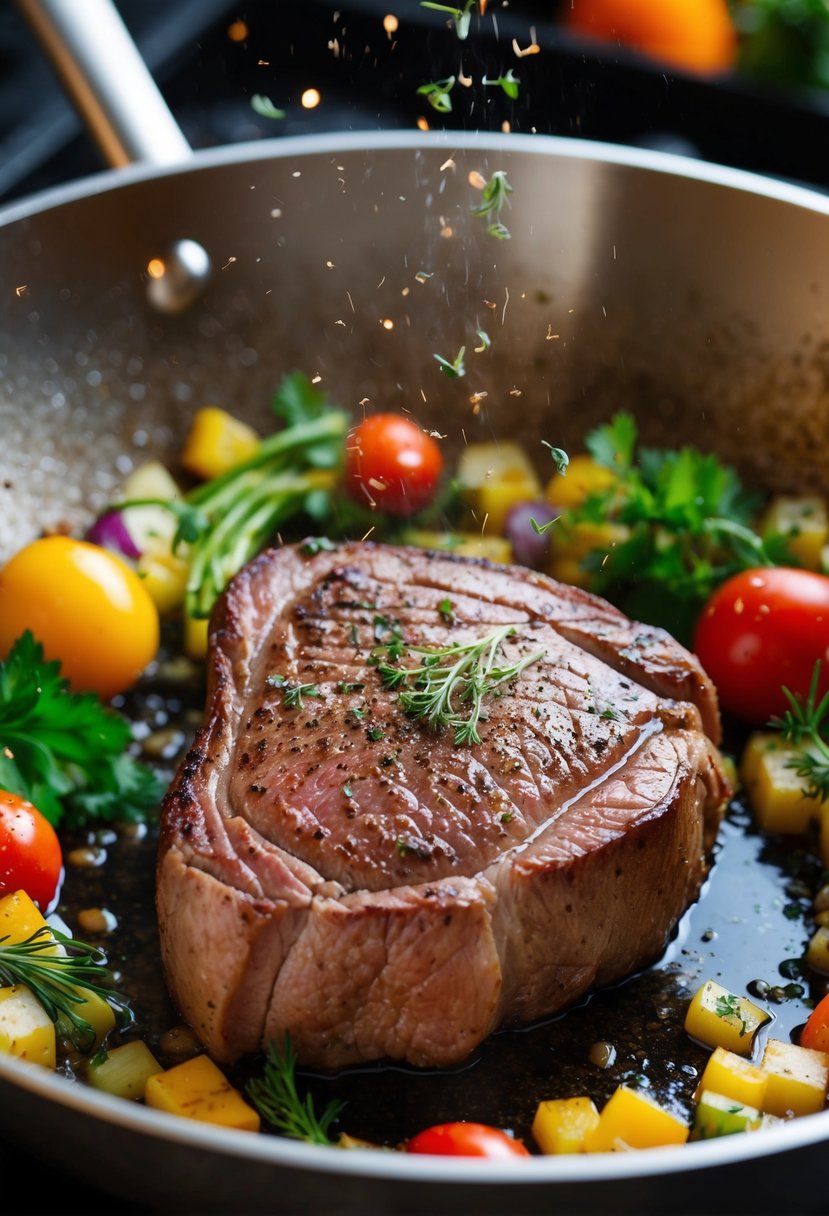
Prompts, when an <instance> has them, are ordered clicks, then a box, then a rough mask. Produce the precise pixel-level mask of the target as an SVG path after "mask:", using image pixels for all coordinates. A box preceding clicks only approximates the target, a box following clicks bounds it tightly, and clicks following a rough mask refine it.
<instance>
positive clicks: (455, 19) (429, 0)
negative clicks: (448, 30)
mask: <svg viewBox="0 0 829 1216" xmlns="http://www.w3.org/2000/svg"><path fill="white" fill-rule="evenodd" d="M474 4H475V0H466V3H465V5H464V6H463V8H457V7H456V6H455V5H454V4H438V3H437V2H436V0H420V7H421V8H430V9H432V10H433V11H434V12H436V13H448V14H449V16H450V17H451V18H452V24H453V25H454V27H455V33H456V34H457V35H458V38H459V39H460V41H461V42H463V41H464V39H465V38H467V37H468V35H469V24H470V22H471V20H472V8H473V6H474Z"/></svg>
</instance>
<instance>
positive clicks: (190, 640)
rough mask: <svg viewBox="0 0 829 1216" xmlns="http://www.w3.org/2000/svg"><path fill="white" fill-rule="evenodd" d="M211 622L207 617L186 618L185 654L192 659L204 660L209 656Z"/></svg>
mask: <svg viewBox="0 0 829 1216" xmlns="http://www.w3.org/2000/svg"><path fill="white" fill-rule="evenodd" d="M209 632H210V621H209V620H208V619H207V618H206V617H194V616H186V617H185V618H184V653H185V654H186V655H187V656H188V658H191V659H203V658H204V657H205V655H206V654H207V640H208V634H209Z"/></svg>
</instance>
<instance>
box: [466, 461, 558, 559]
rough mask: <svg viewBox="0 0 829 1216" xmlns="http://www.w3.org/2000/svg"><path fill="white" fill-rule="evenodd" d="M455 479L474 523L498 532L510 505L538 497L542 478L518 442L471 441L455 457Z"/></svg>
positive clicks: (492, 532) (502, 526)
mask: <svg viewBox="0 0 829 1216" xmlns="http://www.w3.org/2000/svg"><path fill="white" fill-rule="evenodd" d="M457 479H458V483H459V485H460V486H461V488H462V494H463V498H464V501H465V502H466V504H467V506H469V507H470V508H471V509H472V510H473V511H474V512H475V519H476V521H477V525H478V527H479V528H481V529H482V530H483V531H484V532H485V533H486V534H487V535H489V536H500V535H501V533H502V532H503V530H504V521H505V520H506V517H507V514H508V512H509V510H510V508H511V507H513V506H515V504H516V503H519V502H531V501H532V500H534V499H538V498H540V497H541V482H540V481H539V479H538V474H537V473H536V471H535V469H534V468H533V465H532V463H531V461H530V460H529V457H528V456H527V454H526V452H525V451H524V449H523V448H522V447H520V445H519V444H517V443H471V444H469V446H468V447H466V448H464V450H463V452H462V453H461V456H460V459H459V461H458V473H457Z"/></svg>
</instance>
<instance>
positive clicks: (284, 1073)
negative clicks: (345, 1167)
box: [245, 1034, 344, 1145]
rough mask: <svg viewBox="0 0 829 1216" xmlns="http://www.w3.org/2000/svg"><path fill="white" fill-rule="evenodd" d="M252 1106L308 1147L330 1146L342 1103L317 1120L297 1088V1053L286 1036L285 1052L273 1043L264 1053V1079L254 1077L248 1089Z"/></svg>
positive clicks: (308, 1097)
mask: <svg viewBox="0 0 829 1216" xmlns="http://www.w3.org/2000/svg"><path fill="white" fill-rule="evenodd" d="M245 1092H246V1094H247V1096H248V1097H249V1098H250V1100H251V1102H252V1103H253V1105H254V1106H255V1107H256V1109H257V1110H258V1111H259V1113H260V1115H261V1116H262V1118H263V1119H265V1120H266V1121H267V1122H268V1123H270V1125H271V1126H272V1127H274V1128H275V1129H276V1130H277V1131H278V1132H281V1133H282V1135H283V1136H290V1137H291V1139H293V1140H306V1141H307V1142H308V1143H309V1144H329V1145H330V1144H331V1143H332V1140H331V1137H330V1136H329V1134H328V1129H329V1127H330V1126H331V1124H332V1123H333V1122H334V1120H335V1119H336V1118H337V1116H338V1115H339V1113H340V1111H341V1110H342V1108H343V1105H344V1104H343V1103H342V1102H340V1101H339V1100H336V1099H335V1100H334V1101H332V1102H329V1103H328V1104H327V1106H326V1107H325V1110H324V1111H323V1112H322V1114H321V1115H320V1116H319V1117H318V1116H317V1114H316V1111H315V1110H314V1102H313V1099H312V1097H311V1095H310V1094H306V1095H305V1099H304V1101H303V1099H302V1098H300V1096H299V1094H298V1092H297V1086H296V1053H295V1052H294V1048H293V1044H292V1042H291V1037H290V1035H288V1034H286V1035H285V1038H284V1042H283V1045H282V1048H281V1049H280V1047H279V1046H278V1044H276V1043H275V1042H274V1041H273V1040H271V1041H270V1042H269V1043H268V1047H267V1051H266V1053H265V1068H264V1071H263V1074H262V1076H261V1077H253V1078H251V1080H250V1081H248V1083H247V1085H246V1086H245Z"/></svg>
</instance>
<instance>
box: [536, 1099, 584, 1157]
mask: <svg viewBox="0 0 829 1216" xmlns="http://www.w3.org/2000/svg"><path fill="white" fill-rule="evenodd" d="M598 1124H599V1112H598V1110H597V1109H596V1104H595V1102H593V1100H592V1099H591V1098H554V1099H550V1100H549V1101H548V1102H539V1104H538V1107H537V1109H536V1112H535V1118H534V1119H533V1127H532V1132H533V1138H534V1140H535V1142H536V1144H537V1145H538V1147H539V1148H540V1149H541V1151H542V1153H581V1152H584V1138H585V1136H586V1135H587V1134H588V1132H592V1131H594V1130H595V1128H596V1127H597V1126H598Z"/></svg>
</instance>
